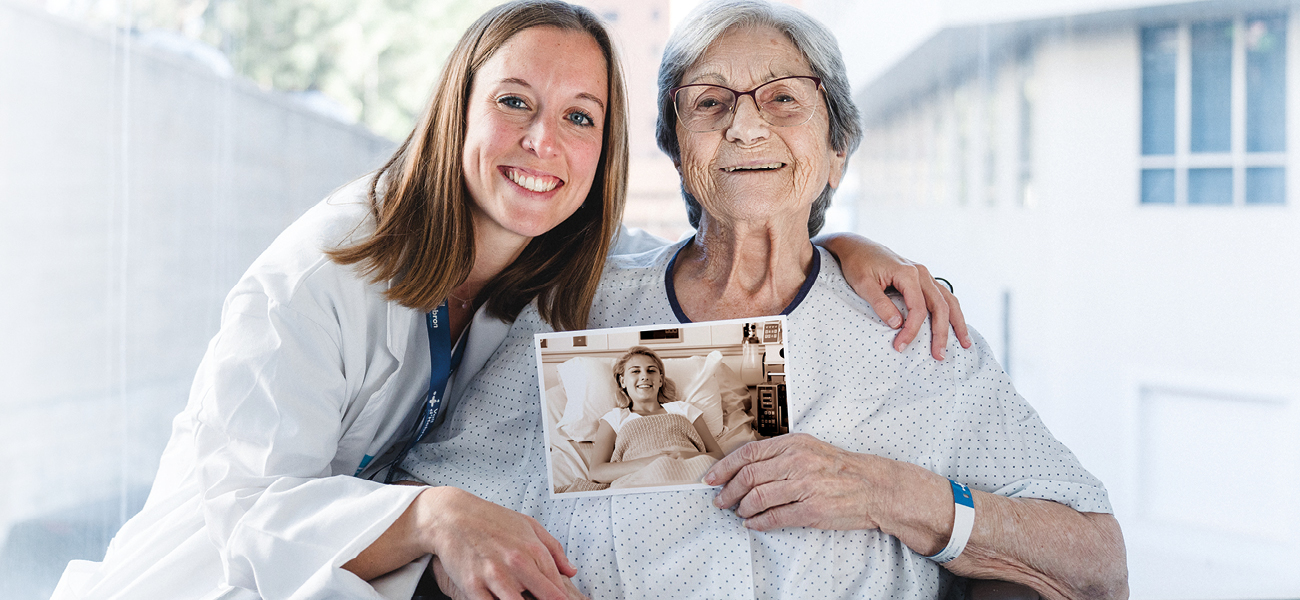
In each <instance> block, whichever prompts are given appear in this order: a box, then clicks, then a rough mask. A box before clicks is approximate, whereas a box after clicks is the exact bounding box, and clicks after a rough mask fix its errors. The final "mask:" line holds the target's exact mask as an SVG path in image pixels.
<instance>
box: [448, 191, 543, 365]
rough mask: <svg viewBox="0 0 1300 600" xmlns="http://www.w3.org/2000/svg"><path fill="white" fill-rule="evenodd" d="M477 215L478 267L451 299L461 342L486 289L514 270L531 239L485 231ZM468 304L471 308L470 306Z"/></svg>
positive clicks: (453, 321) (453, 331) (454, 325)
mask: <svg viewBox="0 0 1300 600" xmlns="http://www.w3.org/2000/svg"><path fill="white" fill-rule="evenodd" d="M479 221H480V219H479V218H478V215H477V214H475V219H474V266H472V267H470V271H469V276H467V277H466V278H465V281H463V282H461V284H460V285H458V286H456V287H455V288H452V290H451V294H452V297H451V298H448V299H447V308H448V309H449V310H448V312H449V315H448V316H449V318H450V320H451V335H452V339H453V340H455V339H458V338H459V337H460V334H461V333H462V332H464V331H465V327H466V326H468V325H469V322H470V319H472V318H473V316H474V310H475V308H476V307H477V306H478V303H477V302H476V300H477V299H478V294H479V292H480V291H482V290H483V286H485V285H487V284H488V282H490V281H492V279H493V278H495V277H496V276H497V275H500V274H501V272H502V271H504V270H505V269H506V267H509V266H510V263H513V262H514V261H515V259H516V258H519V255H520V254H521V253H523V251H524V248H525V247H527V246H528V242H530V241H531V238H526V237H522V236H519V235H516V234H513V233H511V232H508V231H504V230H502V229H501V228H499V227H490V226H489V227H484V226H481V225H480V223H479ZM467 303H468V304H467Z"/></svg>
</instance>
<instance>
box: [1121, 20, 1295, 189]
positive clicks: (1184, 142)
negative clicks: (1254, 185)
mask: <svg viewBox="0 0 1300 600" xmlns="http://www.w3.org/2000/svg"><path fill="white" fill-rule="evenodd" d="M1277 16H1280V17H1282V21H1283V23H1285V27H1286V38H1287V45H1286V48H1285V49H1284V50H1283V56H1284V60H1285V67H1284V70H1283V73H1284V74H1285V77H1286V78H1287V80H1288V81H1287V82H1286V83H1285V86H1284V88H1285V89H1286V99H1285V101H1284V102H1285V106H1287V107H1288V110H1287V111H1286V113H1285V114H1284V117H1283V126H1284V127H1286V132H1285V133H1284V138H1285V139H1286V148H1287V150H1283V151H1281V152H1248V151H1247V150H1246V135H1247V130H1246V111H1247V106H1246V76H1247V75H1246V35H1245V34H1246V24H1247V22H1248V21H1249V20H1251V19H1257V18H1267V17H1277ZM1220 20H1230V21H1231V23H1232V31H1233V35H1232V72H1231V85H1232V91H1231V98H1232V108H1231V111H1232V112H1231V116H1230V120H1231V127H1232V130H1231V134H1230V135H1231V146H1230V150H1229V151H1228V152H1192V151H1191V138H1192V40H1191V28H1192V25H1193V24H1196V23H1204V22H1211V21H1220ZM1291 21H1292V14H1291V11H1285V12H1280V13H1260V14H1245V13H1239V14H1236V15H1233V16H1231V17H1230V18H1202V19H1185V20H1180V21H1177V22H1174V23H1143V24H1140V25H1139V26H1138V28H1137V31H1136V32H1135V37H1136V39H1137V42H1138V44H1137V45H1138V65H1139V69H1138V70H1139V84H1138V86H1137V87H1138V102H1139V106H1141V103H1142V102H1143V101H1144V100H1145V98H1143V97H1142V94H1143V93H1144V92H1143V86H1142V84H1141V83H1140V81H1141V77H1142V71H1141V70H1142V68H1143V67H1142V52H1143V50H1144V49H1143V47H1142V31H1143V30H1144V29H1146V28H1148V27H1170V26H1173V27H1177V44H1178V48H1177V55H1176V61H1175V70H1174V153H1173V154H1145V153H1144V150H1143V140H1142V135H1143V125H1142V122H1141V119H1142V118H1144V117H1143V115H1142V111H1141V110H1140V109H1139V110H1138V118H1139V122H1138V127H1137V133H1138V136H1139V139H1138V144H1137V147H1138V160H1139V163H1138V164H1139V170H1138V189H1137V193H1138V205H1139V206H1221V207H1227V206H1232V207H1240V206H1287V205H1288V204H1289V202H1288V200H1289V198H1287V196H1288V193H1287V192H1284V193H1283V198H1282V202H1281V203H1280V204H1279V203H1273V204H1268V203H1259V204H1247V202H1246V173H1247V169H1251V168H1258V167H1266V168H1267V167H1274V168H1277V167H1280V168H1282V169H1283V170H1284V171H1283V172H1284V181H1289V180H1290V179H1291V176H1290V172H1291V167H1290V165H1289V164H1288V160H1287V158H1288V157H1287V155H1288V151H1289V149H1290V147H1291V145H1292V144H1291V129H1292V127H1291V126H1290V125H1291V124H1290V120H1291V114H1290V113H1291V112H1292V111H1291V110H1290V104H1291V103H1290V99H1291V98H1290V97H1291V89H1292V87H1293V84H1292V82H1291V81H1290V80H1291V79H1294V78H1293V77H1292V66H1293V63H1294V62H1295V61H1294V60H1293V58H1294V52H1293V47H1294V46H1295V39H1294V36H1293V35H1292V32H1293V30H1294V27H1292V23H1291ZM1223 168H1230V169H1232V203H1231V204H1190V203H1189V202H1188V197H1189V194H1188V191H1189V190H1188V188H1189V183H1188V179H1189V177H1188V171H1189V170H1191V169H1223ZM1158 169H1172V170H1173V171H1174V203H1173V204H1172V205H1171V204H1169V203H1167V202H1145V201H1144V197H1143V184H1142V180H1143V176H1142V174H1143V172H1145V171H1148V170H1158ZM1290 188H1291V186H1289V185H1287V186H1285V187H1284V190H1289V189H1290Z"/></svg>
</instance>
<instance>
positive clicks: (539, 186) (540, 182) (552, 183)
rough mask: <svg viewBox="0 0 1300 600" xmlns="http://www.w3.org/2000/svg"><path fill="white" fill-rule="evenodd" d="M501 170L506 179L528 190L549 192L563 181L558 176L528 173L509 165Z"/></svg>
mask: <svg viewBox="0 0 1300 600" xmlns="http://www.w3.org/2000/svg"><path fill="white" fill-rule="evenodd" d="M503 171H504V172H505V176H506V178H507V179H509V180H510V181H513V182H515V184H516V185H518V186H519V187H521V188H524V189H526V190H528V191H530V192H539V193H541V192H549V191H551V190H553V189H555V188H557V187H559V186H560V184H562V183H564V180H562V179H560V178H559V177H551V176H549V175H529V174H528V173H525V172H523V171H521V170H519V169H514V168H509V167H507V168H505V169H503Z"/></svg>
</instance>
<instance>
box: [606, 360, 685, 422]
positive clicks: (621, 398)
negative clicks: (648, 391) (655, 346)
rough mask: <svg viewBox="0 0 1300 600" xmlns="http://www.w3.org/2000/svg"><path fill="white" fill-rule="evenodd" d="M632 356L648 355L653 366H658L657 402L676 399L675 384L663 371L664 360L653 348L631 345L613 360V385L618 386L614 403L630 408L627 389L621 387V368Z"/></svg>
mask: <svg viewBox="0 0 1300 600" xmlns="http://www.w3.org/2000/svg"><path fill="white" fill-rule="evenodd" d="M633 356H649V357H650V360H653V361H655V366H656V367H659V377H660V378H661V379H663V382H664V383H663V385H661V386H659V404H664V403H665V402H676V401H677V386H676V385H675V384H674V383H673V381H672V380H671V379H669V378H668V373H667V372H666V371H664V361H663V359H661V358H659V355H658V354H655V351H654V350H651V349H649V348H646V347H645V346H632V347H631V348H628V350H627V353H626V354H624V355H623V356H620V357H619V358H618V360H616V361H614V383H616V384H617V385H615V386H614V387H616V388H618V397H617V398H615V399H614V404H615V405H616V406H618V407H619V408H630V407H631V406H632V399H631V398H629V397H628V395H627V390H626V389H625V388H624V387H623V369H624V368H625V367H627V361H629V360H632V357H633Z"/></svg>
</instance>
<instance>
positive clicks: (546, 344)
mask: <svg viewBox="0 0 1300 600" xmlns="http://www.w3.org/2000/svg"><path fill="white" fill-rule="evenodd" d="M785 327H786V321H785V317H781V316H777V317H764V318H761V319H744V320H732V321H713V322H705V323H691V324H674V325H653V326H646V327H625V328H617V329H596V330H587V331H576V332H574V331H568V332H563V333H548V334H539V335H537V339H536V348H537V367H538V369H539V376H538V381H539V385H540V386H541V388H542V390H541V392H542V393H541V402H542V414H543V415H545V417H544V418H545V432H546V444H547V448H548V461H549V462H548V465H549V468H550V483H551V492H552V494H553V495H559V496H563V497H574V496H590V495H606V494H618V493H633V492H648V491H657V490H664V489H684V488H704V487H708V486H707V485H705V484H704V483H702V481H701V478H702V477H703V476H704V474H705V473H706V472H708V470H709V468H710V467H712V466H713V464H714V463H716V462H717V461H718V460H719V459H721V458H722V457H724V456H725V455H726V454H728V453H730V452H731V451H733V450H735V449H736V448H739V447H740V446H742V445H743V444H745V443H746V442H749V441H753V440H758V439H763V438H765V437H771V436H775V435H780V434H782V433H786V432H788V431H789V426H788V420H787V419H786V417H785V412H786V403H785V397H786V387H785V386H786V383H785V381H786V370H785V365H786V362H785V358H786V357H785Z"/></svg>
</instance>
